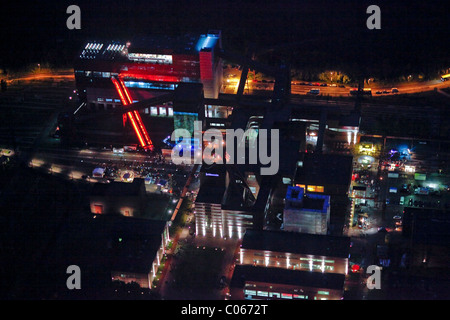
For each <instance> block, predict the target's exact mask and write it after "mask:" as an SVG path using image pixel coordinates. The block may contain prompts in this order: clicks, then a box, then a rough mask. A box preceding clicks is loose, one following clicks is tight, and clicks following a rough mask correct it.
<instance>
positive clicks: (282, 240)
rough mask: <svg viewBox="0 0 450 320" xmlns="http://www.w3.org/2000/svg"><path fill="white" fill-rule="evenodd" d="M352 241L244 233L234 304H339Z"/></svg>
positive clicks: (232, 287) (293, 234)
mask: <svg viewBox="0 0 450 320" xmlns="http://www.w3.org/2000/svg"><path fill="white" fill-rule="evenodd" d="M349 250H350V239H349V238H347V237H335V236H326V235H312V234H306V233H298V232H286V231H269V230H254V229H247V231H246V232H245V235H244V237H243V240H242V244H241V247H240V249H239V257H238V264H237V265H236V268H235V270H234V273H233V277H232V280H231V284H230V290H231V298H232V299H342V297H343V294H344V281H345V276H346V275H347V273H348V255H349Z"/></svg>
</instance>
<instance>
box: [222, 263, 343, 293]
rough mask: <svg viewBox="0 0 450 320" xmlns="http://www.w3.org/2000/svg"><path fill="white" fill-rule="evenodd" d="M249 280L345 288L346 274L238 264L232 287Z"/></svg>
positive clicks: (336, 288)
mask: <svg viewBox="0 0 450 320" xmlns="http://www.w3.org/2000/svg"><path fill="white" fill-rule="evenodd" d="M248 281H251V282H265V283H278V284H284V285H294V286H299V287H300V286H301V287H312V288H323V289H335V290H343V288H344V281H345V275H343V274H337V273H322V272H308V271H299V270H289V269H283V268H273V267H272V268H266V267H260V266H257V267H256V266H252V265H236V267H235V269H234V273H233V277H232V279H231V282H230V287H238V288H242V287H244V285H245V282H248Z"/></svg>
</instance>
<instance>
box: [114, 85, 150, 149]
mask: <svg viewBox="0 0 450 320" xmlns="http://www.w3.org/2000/svg"><path fill="white" fill-rule="evenodd" d="M119 83H120V84H121V87H122V88H123V91H124V92H125V96H126V97H127V98H128V102H129V104H132V103H133V100H132V99H131V96H130V93H129V92H128V89H127V87H125V84H124V83H123V81H122V80H121V79H119ZM133 113H134V116H135V118H136V122H137V123H138V125H139V127H140V129H141V132H142V134H143V136H144V139H145V142H146V143H147V146H150V147H151V146H153V142H152V140H151V139H150V137H149V136H148V133H147V130H146V129H145V126H144V123H143V122H142V118H141V116H140V114H139V112H138V111H137V110H134V111H133Z"/></svg>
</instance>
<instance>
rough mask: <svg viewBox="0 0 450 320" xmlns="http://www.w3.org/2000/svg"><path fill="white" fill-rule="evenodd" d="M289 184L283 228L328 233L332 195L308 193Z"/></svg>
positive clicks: (303, 231) (312, 232)
mask: <svg viewBox="0 0 450 320" xmlns="http://www.w3.org/2000/svg"><path fill="white" fill-rule="evenodd" d="M304 190H305V189H303V188H300V187H293V186H289V187H288V189H287V193H286V198H285V199H286V200H285V203H286V204H285V208H284V211H283V227H284V228H283V229H284V230H286V231H295V232H302V233H311V234H323V235H325V234H327V232H328V226H329V223H330V196H326V195H322V194H308V193H305V192H304Z"/></svg>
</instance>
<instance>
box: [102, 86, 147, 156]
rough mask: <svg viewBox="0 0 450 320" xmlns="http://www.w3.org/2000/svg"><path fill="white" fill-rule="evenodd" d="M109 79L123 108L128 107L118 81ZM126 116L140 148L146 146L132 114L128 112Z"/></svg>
mask: <svg viewBox="0 0 450 320" xmlns="http://www.w3.org/2000/svg"><path fill="white" fill-rule="evenodd" d="M111 79H112V81H113V83H114V86H115V87H116V90H117V92H118V93H119V96H120V100H121V101H122V104H123V105H124V106H126V105H129V104H130V103H129V101H130V100H128V101H127V99H126V98H125V96H124V95H123V93H122V89H121V88H120V84H119V83H118V81H117V80H116V79H115V78H111ZM127 96H128V98H129V95H128V93H127ZM131 102H132V100H131ZM127 115H128V118H129V119H130V122H131V124H132V126H133V128H134V131H135V132H136V135H137V136H138V139H139V142H140V143H141V146H142V147H146V146H147V145H148V144H146V143H145V142H144V139H143V138H142V135H141V133H140V132H139V128H138V126H137V125H136V121H135V119H134V115H133V113H132V112H131V111H130V112H127Z"/></svg>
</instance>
